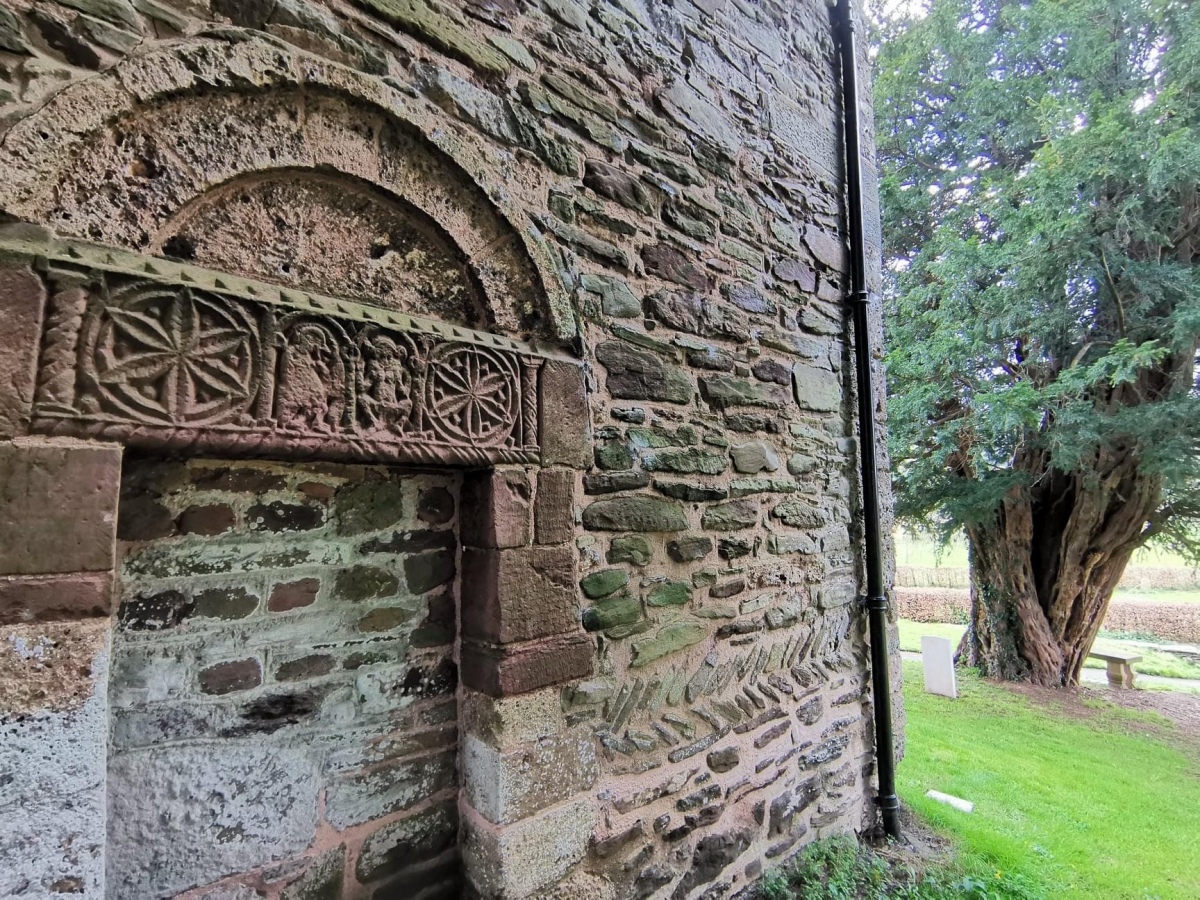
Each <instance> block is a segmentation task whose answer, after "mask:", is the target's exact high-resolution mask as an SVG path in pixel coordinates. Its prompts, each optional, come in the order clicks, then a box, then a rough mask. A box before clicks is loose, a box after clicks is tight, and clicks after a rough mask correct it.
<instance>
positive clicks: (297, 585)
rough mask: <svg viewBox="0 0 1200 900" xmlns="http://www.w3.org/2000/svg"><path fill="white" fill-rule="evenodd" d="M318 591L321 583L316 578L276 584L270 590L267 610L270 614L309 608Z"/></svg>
mask: <svg viewBox="0 0 1200 900" xmlns="http://www.w3.org/2000/svg"><path fill="white" fill-rule="evenodd" d="M320 589H321V582H320V581H319V580H317V579H316V578H301V579H300V580H299V581H287V582H284V583H282V584H277V585H275V587H273V588H272V589H271V599H270V600H268V601H267V609H268V610H270V611H271V612H287V611H288V610H289V609H299V608H300V607H302V606H311V605H312V603H313V601H314V600H316V599H317V592H318V591H319V590H320Z"/></svg>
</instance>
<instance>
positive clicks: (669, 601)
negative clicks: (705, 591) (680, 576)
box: [646, 581, 692, 606]
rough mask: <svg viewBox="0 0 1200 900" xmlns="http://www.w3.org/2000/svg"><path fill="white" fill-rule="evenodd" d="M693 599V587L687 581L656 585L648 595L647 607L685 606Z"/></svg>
mask: <svg viewBox="0 0 1200 900" xmlns="http://www.w3.org/2000/svg"><path fill="white" fill-rule="evenodd" d="M691 599H692V586H691V585H690V584H688V583H687V582H686V581H668V582H666V583H665V584H660V585H656V586H655V587H654V588H653V589H652V590H651V591H650V593H648V594H647V595H646V605H647V606H683V605H685V604H686V603H687V602H688V601H689V600H691Z"/></svg>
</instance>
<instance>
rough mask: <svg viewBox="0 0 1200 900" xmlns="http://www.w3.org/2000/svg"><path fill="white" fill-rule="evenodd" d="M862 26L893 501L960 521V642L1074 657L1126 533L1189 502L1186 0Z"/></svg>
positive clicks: (977, 9)
mask: <svg viewBox="0 0 1200 900" xmlns="http://www.w3.org/2000/svg"><path fill="white" fill-rule="evenodd" d="M911 7H912V5H911V4H900V5H899V8H900V9H901V13H900V14H899V15H897V16H894V17H891V18H886V19H885V20H883V21H881V22H879V23H877V27H878V32H877V38H878V42H877V44H876V52H877V57H876V67H877V68H876V84H875V108H876V120H877V142H878V150H879V159H880V165H881V183H880V196H881V202H882V205H883V219H884V246H885V251H884V255H885V259H884V268H885V285H886V288H885V302H886V303H887V315H888V319H887V322H888V325H887V332H888V333H887V340H888V346H889V351H888V357H887V361H888V367H889V393H890V399H889V427H890V431H891V438H890V439H891V450H892V455H893V460H894V465H895V488H896V493H897V502H898V510H897V511H898V514H899V516H900V517H901V519H902V521H904V520H906V521H908V522H910V523H921V524H924V525H926V526H930V525H931V526H933V527H935V528H938V529H941V530H942V531H943V532H944V533H950V532H954V531H957V530H959V529H961V530H962V531H963V532H965V534H966V537H967V542H968V546H969V550H970V561H971V615H970V622H969V627H968V630H967V633H966V636H965V637H964V639H963V643H962V644H961V645H960V647H959V655H960V659H962V660H964V661H965V662H967V663H968V664H970V665H978V666H979V667H981V668H982V669H983V670H984V672H985V673H987V674H990V675H994V676H998V677H1001V678H1006V679H1011V680H1030V681H1033V682H1036V683H1038V684H1044V685H1071V684H1075V683H1077V681H1078V678H1079V671H1080V667H1081V666H1082V664H1083V661H1084V658H1085V657H1086V655H1087V653H1088V651H1089V649H1090V648H1091V645H1092V641H1093V639H1094V638H1095V636H1096V633H1097V631H1098V630H1099V627H1100V623H1101V622H1102V621H1103V618H1104V614H1105V612H1106V610H1107V607H1108V604H1109V601H1110V599H1111V596H1112V594H1113V590H1114V588H1115V587H1116V585H1117V582H1118V581H1119V580H1120V578H1121V575H1122V572H1123V571H1124V569H1125V566H1126V564H1127V563H1128V562H1129V559H1130V556H1131V554H1132V553H1133V552H1134V551H1135V550H1136V549H1138V548H1139V547H1141V546H1143V545H1144V544H1146V543H1147V542H1148V541H1160V542H1166V543H1168V544H1172V545H1174V546H1175V547H1176V548H1177V549H1182V550H1184V551H1187V552H1189V553H1192V554H1193V555H1194V554H1195V552H1196V550H1197V545H1196V534H1197V531H1196V521H1197V518H1200V457H1198V448H1200V390H1198V383H1197V348H1198V346H1200V267H1198V265H1197V263H1198V262H1200V194H1198V190H1200V4H1196V3H1192V2H1190V0H1024V2H1022V0H931V2H929V4H928V5H927V8H926V9H925V10H922V11H919V12H914V11H913V10H912V8H911Z"/></svg>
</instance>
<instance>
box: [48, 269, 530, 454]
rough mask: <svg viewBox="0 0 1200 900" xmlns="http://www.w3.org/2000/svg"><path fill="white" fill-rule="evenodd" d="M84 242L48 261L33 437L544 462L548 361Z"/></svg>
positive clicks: (484, 340)
mask: <svg viewBox="0 0 1200 900" xmlns="http://www.w3.org/2000/svg"><path fill="white" fill-rule="evenodd" d="M87 249H88V250H89V251H90V253H88V254H83V253H81V252H79V250H78V249H76V247H75V246H74V245H72V246H70V247H69V248H68V250H69V252H67V253H60V254H58V255H56V256H51V257H49V262H48V264H47V265H46V268H47V273H46V278H47V280H48V282H49V284H50V288H51V290H50V294H51V297H52V300H51V303H50V307H49V310H48V314H47V318H46V323H45V328H44V337H43V346H42V357H41V361H40V367H41V372H40V376H39V390H38V396H37V401H36V404H35V408H34V423H33V426H34V428H35V430H38V431H42V432H48V433H52V434H71V435H79V436H90V437H107V438H111V439H114V440H120V441H123V442H124V443H127V444H130V445H133V446H139V445H140V446H148V447H166V448H203V449H208V450H216V451H221V452H234V453H252V454H254V455H262V456H268V455H280V456H293V455H298V456H304V457H310V456H328V457H331V458H354V459H372V460H378V461H396V462H421V463H428V462H432V463H438V462H446V463H456V464H462V463H468V464H476V465H479V464H489V463H496V462H537V461H538V455H539V447H538V442H537V422H538V415H539V403H538V396H537V393H538V388H537V384H538V372H539V370H540V368H541V364H542V361H543V360H542V357H541V356H539V355H538V354H537V353H536V352H534V351H532V350H529V349H528V348H526V347H524V346H523V345H521V344H517V343H515V342H513V341H511V340H508V339H506V338H501V337H497V336H494V335H490V334H483V333H480V332H475V331H469V330H467V329H464V328H460V327H457V326H452V325H444V324H442V323H437V322H428V321H424V320H419V319H415V318H413V317H410V316H405V315H401V314H396V313H390V312H386V311H383V310H376V309H372V308H369V307H363V306H359V305H357V304H353V303H347V302H343V301H338V300H332V299H329V298H324V297H318V296H314V295H309V294H297V293H294V292H291V291H287V290H286V289H284V290H281V289H279V288H277V287H273V286H270V285H265V284H260V283H257V282H249V281H246V280H244V279H233V278H229V277H227V276H222V275H220V274H218V273H212V272H207V271H206V270H203V269H198V268H196V267H185V266H179V265H176V264H172V263H166V262H163V261H159V260H150V261H147V260H145V258H142V257H133V256H131V255H128V254H117V253H115V252H104V251H97V250H96V249H95V248H87ZM43 259H46V257H43Z"/></svg>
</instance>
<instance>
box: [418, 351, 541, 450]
mask: <svg viewBox="0 0 1200 900" xmlns="http://www.w3.org/2000/svg"><path fill="white" fill-rule="evenodd" d="M517 379H518V374H517V368H516V365H515V363H514V362H513V360H511V359H509V358H507V357H505V356H501V355H499V354H497V353H492V352H490V351H488V350H485V349H483V348H480V347H472V346H467V345H462V344H459V345H452V346H447V347H445V348H443V349H442V350H441V352H439V353H437V354H436V356H435V357H434V359H432V360H431V364H430V368H429V374H428V376H427V379H426V383H425V396H426V413H427V414H428V416H429V419H430V421H431V423H432V425H433V428H434V430H435V431H436V432H438V434H440V435H441V436H442V437H444V438H447V439H449V440H452V441H456V442H461V443H470V444H493V443H497V442H499V441H502V440H503V439H504V438H506V437H507V436H508V435H509V434H510V433H511V432H512V430H513V426H514V425H515V424H516V421H517V409H518V406H519V403H518V399H519V398H518V390H519V388H518V380H517Z"/></svg>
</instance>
